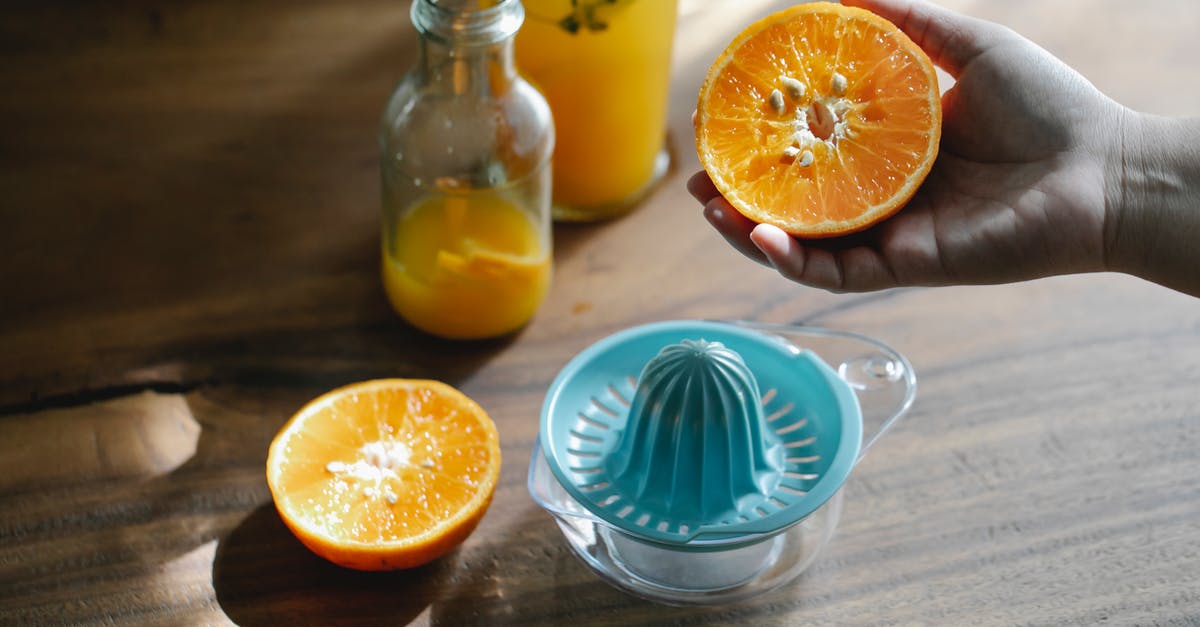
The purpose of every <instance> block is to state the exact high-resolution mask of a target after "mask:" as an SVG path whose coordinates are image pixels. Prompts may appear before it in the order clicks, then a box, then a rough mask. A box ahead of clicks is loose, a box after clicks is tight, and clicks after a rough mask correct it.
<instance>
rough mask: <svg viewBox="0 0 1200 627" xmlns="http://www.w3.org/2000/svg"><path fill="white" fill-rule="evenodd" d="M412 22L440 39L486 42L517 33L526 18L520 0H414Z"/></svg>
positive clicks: (459, 41)
mask: <svg viewBox="0 0 1200 627" xmlns="http://www.w3.org/2000/svg"><path fill="white" fill-rule="evenodd" d="M411 16H412V22H413V26H415V27H416V29H417V31H418V32H420V33H421V34H422V35H423V36H426V37H430V38H432V39H435V40H437V41H440V42H442V43H455V44H460V45H488V44H494V43H498V42H501V41H504V40H506V39H509V38H511V37H513V36H514V35H516V34H517V30H519V29H520V28H521V24H522V23H523V22H524V21H525V7H524V6H522V5H521V2H520V0H416V1H415V2H413V4H412V11H411Z"/></svg>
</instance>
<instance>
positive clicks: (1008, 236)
mask: <svg viewBox="0 0 1200 627" xmlns="http://www.w3.org/2000/svg"><path fill="white" fill-rule="evenodd" d="M845 4H848V5H856V6H860V7H863V8H866V9H868V10H871V11H873V12H875V13H877V14H879V15H881V16H883V17H884V18H886V19H888V20H890V21H892V22H893V23H895V24H896V25H897V26H899V27H900V28H901V29H902V30H903V31H904V32H905V33H907V34H908V35H909V36H910V37H911V38H912V39H913V40H914V41H915V42H916V43H917V45H919V46H920V47H921V48H922V49H924V50H925V51H926V53H927V54H929V56H930V58H931V59H932V60H933V62H934V63H935V64H937V65H938V66H940V67H941V68H943V69H944V70H946V71H947V72H948V73H949V74H950V75H951V76H953V77H954V78H955V79H956V82H955V84H954V86H953V87H951V88H950V89H949V90H948V91H947V92H946V93H945V94H944V96H943V99H942V105H943V126H942V144H941V149H940V153H939V156H938V160H937V162H936V163H935V164H934V166H933V169H932V171H931V172H930V174H929V176H928V178H927V179H926V180H925V182H924V184H923V185H922V186H921V188H920V189H919V190H918V192H917V193H916V195H915V196H914V197H913V198H912V199H911V200H910V201H909V203H908V205H907V206H905V207H904V208H903V209H902V210H901V211H900V212H899V213H897V214H896V215H894V216H892V217H891V218H890V219H888V220H885V221H884V222H882V223H880V224H878V225H876V226H874V227H872V228H870V229H868V230H866V231H864V232H861V233H857V234H854V235H850V236H847V237H841V238H833V239H828V240H803V241H801V240H797V239H795V238H793V237H791V236H789V235H788V234H786V233H784V232H783V231H782V230H780V229H778V228H777V227H774V226H770V225H762V224H760V225H756V224H754V223H753V222H751V221H750V220H748V219H746V218H745V217H743V216H742V215H741V214H739V213H738V212H737V211H736V210H735V209H733V207H731V206H730V205H729V203H728V202H727V201H725V199H724V198H722V197H721V196H720V193H719V192H718V191H717V190H716V188H715V187H713V185H712V182H711V181H710V180H709V178H708V176H707V174H705V173H704V172H700V173H698V174H697V175H695V176H693V177H692V179H691V180H690V181H688V189H689V191H691V193H692V194H693V195H694V196H695V197H696V198H697V199H698V200H699V201H700V202H701V203H703V204H704V205H705V208H704V213H705V216H706V217H707V218H708V220H709V221H710V222H711V223H712V224H713V226H714V227H716V229H717V230H718V231H719V232H720V233H721V234H722V235H723V236H724V237H725V239H726V240H727V241H729V243H730V244H732V245H733V246H734V247H735V248H736V249H737V250H739V251H741V252H742V253H743V254H745V255H746V256H748V257H750V258H752V259H755V260H756V261H759V262H760V263H764V264H767V265H770V266H773V267H775V268H776V269H777V270H778V271H779V272H780V274H782V275H784V276H786V277H788V278H789V279H792V280H794V281H797V282H799V283H803V284H807V285H811V286H814V287H820V288H824V289H828V290H832V291H846V292H856V291H868V290H875V289H883V288H888V287H894V286H900V285H946V284H955V283H976V284H979V283H1004V282H1011V281H1019V280H1024V279H1031V278H1036V277H1042V276H1048V275H1052V274H1064V273H1071V272H1088V271H1099V270H1104V269H1106V263H1107V261H1106V257H1107V254H1106V233H1105V228H1106V220H1108V219H1109V216H1107V215H1106V214H1107V212H1109V211H1110V209H1109V207H1108V205H1109V203H1106V191H1109V192H1110V195H1111V188H1112V187H1113V186H1114V185H1118V184H1119V183H1117V182H1114V179H1119V176H1118V175H1117V174H1116V173H1115V170H1117V169H1119V164H1117V163H1116V162H1119V160H1120V159H1119V158H1118V156H1119V153H1120V151H1121V126H1122V124H1123V123H1124V121H1125V119H1126V117H1127V115H1128V113H1129V112H1128V111H1127V110H1126V109H1124V108H1123V107H1121V106H1120V105H1118V104H1117V103H1116V102H1114V101H1112V100H1111V99H1109V98H1107V97H1106V96H1104V95H1103V94H1101V93H1100V92H1099V91H1098V90H1097V89H1096V88H1095V87H1093V86H1092V85H1091V84H1090V83H1089V82H1088V81H1087V80H1086V79H1084V78H1083V77H1082V76H1080V75H1079V74H1078V73H1076V72H1075V71H1074V70H1072V69H1071V68H1069V67H1067V66H1066V65H1065V64H1063V63H1062V62H1061V61H1059V60H1058V59H1056V58H1055V57H1054V56H1052V55H1051V54H1049V53H1048V52H1046V51H1045V50H1043V49H1041V48H1039V47H1038V46H1036V45H1035V44H1033V43H1032V42H1030V41H1029V40H1027V39H1024V38H1023V37H1021V36H1019V35H1017V34H1016V33H1014V32H1012V31H1011V30H1009V29H1007V28H1005V27H1003V26H1000V25H997V24H992V23H990V22H985V21H982V20H978V19H974V18H970V17H966V16H962V15H959V14H956V13H953V12H951V11H949V10H947V9H944V8H941V7H938V6H935V5H932V4H929V3H927V2H923V1H922V0H845Z"/></svg>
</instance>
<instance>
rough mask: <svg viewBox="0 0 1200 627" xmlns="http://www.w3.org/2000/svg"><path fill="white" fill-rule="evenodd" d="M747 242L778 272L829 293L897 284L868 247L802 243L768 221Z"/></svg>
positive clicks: (874, 288)
mask: <svg viewBox="0 0 1200 627" xmlns="http://www.w3.org/2000/svg"><path fill="white" fill-rule="evenodd" d="M750 241H751V242H753V243H754V245H755V246H757V247H758V249H759V250H760V251H762V254H763V256H764V257H766V258H767V260H768V261H769V263H770V264H771V265H772V266H774V267H775V269H776V270H778V271H779V274H781V275H783V276H784V277H786V278H788V279H791V280H792V281H795V282H797V283H802V284H804V285H808V286H811V287H818V288H821V289H825V290H829V291H832V292H867V291H872V290H879V289H884V288H888V287H896V286H897V284H898V283H897V281H896V277H895V276H894V275H893V274H892V272H891V270H890V269H889V267H888V265H887V263H886V261H885V260H884V258H883V257H882V256H881V255H880V254H879V253H878V251H876V250H875V249H874V248H871V247H869V246H850V247H846V248H837V247H836V246H830V247H828V248H827V247H823V246H822V245H821V244H816V243H812V242H809V243H801V242H800V241H798V240H796V239H795V238H793V237H792V236H790V235H788V234H787V233H785V232H783V231H782V230H780V229H779V228H778V227H775V226H771V225H769V224H760V225H758V226H756V227H754V229H753V230H752V231H751V232H750Z"/></svg>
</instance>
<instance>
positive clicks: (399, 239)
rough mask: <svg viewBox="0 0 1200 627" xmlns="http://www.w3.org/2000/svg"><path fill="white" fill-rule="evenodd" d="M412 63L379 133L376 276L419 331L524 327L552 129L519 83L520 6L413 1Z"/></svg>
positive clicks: (472, 333)
mask: <svg viewBox="0 0 1200 627" xmlns="http://www.w3.org/2000/svg"><path fill="white" fill-rule="evenodd" d="M411 17H412V22H413V25H414V26H415V27H416V30H417V32H418V34H419V35H420V38H419V56H418V60H417V64H416V66H415V67H414V68H413V69H412V70H411V71H410V72H409V73H408V74H407V75H406V76H405V77H404V78H403V80H401V82H400V84H399V86H398V87H397V88H396V90H395V91H394V92H393V94H392V96H391V98H390V99H389V100H388V103H387V107H386V109H385V111H384V115H383V123H382V131H381V136H380V165H381V174H382V178H383V224H382V249H383V250H382V275H383V284H384V288H385V290H386V292H387V296H388V299H389V300H390V301H391V304H392V306H393V308H394V309H395V310H396V312H397V313H399V314H400V315H401V316H402V317H403V318H405V319H406V320H408V321H409V322H410V323H412V324H413V325H414V326H416V327H417V328H419V329H421V330H423V331H426V332H428V333H432V334H434V335H438V336H441V337H446V338H452V339H477V338H486V337H495V336H499V335H504V334H507V333H510V332H512V331H514V330H516V329H518V328H520V327H521V326H523V325H524V324H525V323H526V322H528V321H529V319H530V318H532V317H533V315H534V313H535V311H536V310H537V308H538V306H539V305H540V304H541V302H542V300H543V299H544V297H545V295H546V292H547V290H548V288H549V283H550V275H551V216H550V193H551V191H550V185H551V165H550V163H551V155H552V153H553V149H554V126H553V120H552V118H551V115H550V109H549V106H548V105H547V103H546V100H545V98H543V97H542V95H541V94H540V93H539V92H538V91H537V90H536V89H534V88H533V87H532V86H531V85H530V84H529V83H528V82H526V81H525V80H524V79H523V78H521V77H520V76H519V75H518V74H517V71H516V69H515V67H514V62H513V37H514V35H515V34H516V32H517V30H518V29H519V28H520V27H521V24H522V21H523V19H524V9H523V7H522V5H521V3H520V2H519V1H518V0H414V1H413V4H412V11H411Z"/></svg>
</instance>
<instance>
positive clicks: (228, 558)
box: [213, 503, 455, 627]
mask: <svg viewBox="0 0 1200 627" xmlns="http://www.w3.org/2000/svg"><path fill="white" fill-rule="evenodd" d="M454 558H455V556H454V555H450V556H448V557H447V558H445V559H441V560H437V561H435V562H433V563H431V564H428V565H426V566H423V567H420V568H414V569H411V570H404V571H394V572H384V573H368V572H358V571H354V570H349V569H345V568H341V567H339V566H335V565H333V564H331V563H329V562H327V561H325V560H323V559H321V558H320V557H317V556H316V555H315V554H314V553H312V552H310V551H309V550H308V549H307V548H305V547H304V545H302V544H300V541H299V540H297V539H296V538H295V536H293V535H292V534H291V532H290V531H288V529H287V527H285V526H284V524H283V521H282V520H281V519H280V518H279V514H278V513H276V511H275V507H274V506H273V505H271V504H270V503H268V504H266V505H263V506H261V507H259V508H258V509H256V510H254V511H253V512H252V513H251V514H250V515H249V516H247V517H246V519H245V520H243V521H242V523H241V524H240V525H238V526H237V528H235V529H234V530H233V531H232V532H231V533H230V534H229V535H228V536H226V537H225V538H224V539H223V540H222V541H221V542H220V543H219V544H218V545H217V553H216V557H215V558H214V560H213V588H214V589H215V590H216V595H217V601H218V602H219V603H220V604H221V608H222V609H223V610H224V611H225V614H226V615H227V616H228V617H229V618H230V619H231V620H233V621H234V622H235V623H237V624H238V625H242V626H243V627H253V626H255V625H281V624H301V625H347V624H361V625H379V624H391V625H405V624H408V623H409V622H410V621H412V620H413V619H414V618H416V617H417V616H418V615H419V614H420V613H421V612H423V611H424V610H425V608H426V607H427V606H428V605H429V603H430V600H431V599H432V598H434V596H435V595H436V593H437V590H438V588H439V587H440V586H441V585H443V584H444V582H445V581H446V580H447V579H448V578H449V577H450V576H451V575H452V573H453V571H454Z"/></svg>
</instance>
